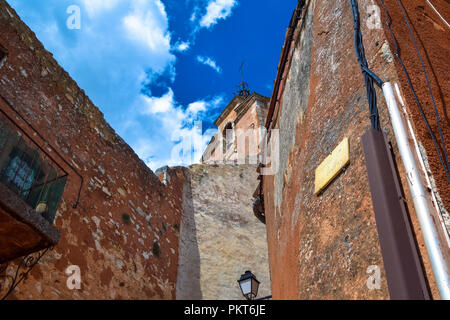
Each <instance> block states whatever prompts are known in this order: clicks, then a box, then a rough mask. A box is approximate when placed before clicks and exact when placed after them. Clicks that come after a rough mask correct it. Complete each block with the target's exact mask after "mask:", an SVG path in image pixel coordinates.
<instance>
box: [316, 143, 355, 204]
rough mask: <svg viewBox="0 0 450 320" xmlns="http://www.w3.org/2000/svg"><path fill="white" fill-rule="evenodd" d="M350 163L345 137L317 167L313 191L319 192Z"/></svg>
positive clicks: (348, 145)
mask: <svg viewBox="0 0 450 320" xmlns="http://www.w3.org/2000/svg"><path fill="white" fill-rule="evenodd" d="M349 164H350V144H349V141H348V138H345V139H344V140H343V141H342V142H341V143H340V144H339V145H338V146H337V147H336V149H334V150H333V152H332V153H331V154H330V155H329V156H328V157H327V158H326V159H325V160H324V161H323V162H322V163H321V164H320V165H319V167H317V169H316V184H315V188H314V193H315V194H316V195H318V194H320V193H321V192H322V191H323V190H324V189H325V188H326V187H327V186H328V185H329V184H330V183H331V182H332V181H333V180H334V179H335V178H336V177H337V176H338V175H339V173H341V171H342V170H343V169H344V168H345V167H346V166H348V165H349Z"/></svg>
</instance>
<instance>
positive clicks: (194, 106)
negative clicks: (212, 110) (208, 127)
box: [187, 101, 206, 114]
mask: <svg viewBox="0 0 450 320" xmlns="http://www.w3.org/2000/svg"><path fill="white" fill-rule="evenodd" d="M187 110H188V112H190V113H192V114H197V113H199V112H201V111H206V102H205V101H198V102H194V103H191V104H190V105H189V106H188V109H187Z"/></svg>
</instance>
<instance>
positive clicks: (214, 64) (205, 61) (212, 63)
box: [197, 56, 222, 73]
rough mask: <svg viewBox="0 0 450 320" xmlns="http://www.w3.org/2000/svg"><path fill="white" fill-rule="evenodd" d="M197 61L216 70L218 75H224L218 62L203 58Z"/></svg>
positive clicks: (199, 57)
mask: <svg viewBox="0 0 450 320" xmlns="http://www.w3.org/2000/svg"><path fill="white" fill-rule="evenodd" d="M197 61H198V62H200V63H202V64H204V65H206V66H208V67H211V68H212V69H214V70H215V71H216V72H217V73H222V68H221V67H219V66H218V65H217V62H216V61H215V60H214V59H212V58H210V57H203V56H197Z"/></svg>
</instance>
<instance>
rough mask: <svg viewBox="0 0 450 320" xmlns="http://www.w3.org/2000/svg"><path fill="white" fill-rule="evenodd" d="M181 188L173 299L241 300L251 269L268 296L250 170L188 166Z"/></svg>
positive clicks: (253, 178)
mask: <svg viewBox="0 0 450 320" xmlns="http://www.w3.org/2000/svg"><path fill="white" fill-rule="evenodd" d="M189 177H190V185H188V186H187V188H186V189H185V202H184V212H183V221H182V225H181V231H180V232H181V235H180V257H179V270H178V281H177V299H181V300H184V299H207V300H215V299H219V300H242V299H243V296H242V293H241V291H240V289H239V285H238V283H237V280H238V279H239V277H240V275H241V274H243V273H244V272H245V271H246V270H251V271H252V272H253V273H254V274H255V275H256V277H257V278H258V280H259V281H261V286H260V291H259V294H258V296H259V297H263V296H268V295H271V289H270V278H269V263H268V250H267V237H266V228H265V226H264V225H263V224H262V223H261V222H259V220H258V219H257V218H256V217H255V216H254V215H253V212H252V204H253V197H252V193H253V191H254V190H255V188H256V185H257V183H258V180H257V178H258V174H257V173H256V166H252V165H238V166H232V165H221V166H214V165H212V166H208V165H194V166H191V167H190V173H189Z"/></svg>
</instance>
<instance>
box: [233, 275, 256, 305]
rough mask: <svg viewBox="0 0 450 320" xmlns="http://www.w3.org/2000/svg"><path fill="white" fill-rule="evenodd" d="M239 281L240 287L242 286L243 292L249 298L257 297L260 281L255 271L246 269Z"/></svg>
mask: <svg viewBox="0 0 450 320" xmlns="http://www.w3.org/2000/svg"><path fill="white" fill-rule="evenodd" d="M238 283H239V287H241V291H242V294H243V295H244V297H245V298H246V299H247V300H254V299H255V298H256V296H257V295H258V288H259V284H260V282H259V281H258V279H256V277H255V275H254V274H253V273H251V272H250V271H245V273H244V274H243V275H241V278H240V279H239V280H238Z"/></svg>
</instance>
